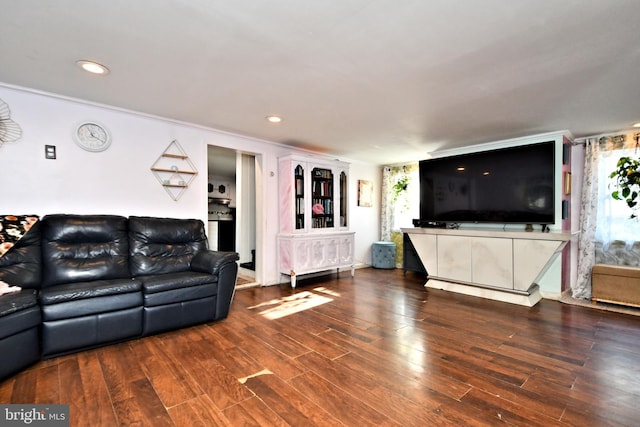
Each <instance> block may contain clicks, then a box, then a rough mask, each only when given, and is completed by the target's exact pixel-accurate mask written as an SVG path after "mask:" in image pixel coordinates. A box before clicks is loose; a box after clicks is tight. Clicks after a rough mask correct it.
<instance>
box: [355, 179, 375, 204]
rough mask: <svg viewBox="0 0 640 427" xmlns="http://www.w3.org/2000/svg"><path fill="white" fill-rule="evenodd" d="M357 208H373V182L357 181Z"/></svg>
mask: <svg viewBox="0 0 640 427" xmlns="http://www.w3.org/2000/svg"><path fill="white" fill-rule="evenodd" d="M358 206H363V207H366V208H370V207H371V206H373V181H367V180H364V179H359V180H358Z"/></svg>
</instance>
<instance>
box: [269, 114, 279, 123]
mask: <svg viewBox="0 0 640 427" xmlns="http://www.w3.org/2000/svg"><path fill="white" fill-rule="evenodd" d="M265 118H266V119H267V121H268V122H269V123H280V122H282V117H280V116H267V117H265Z"/></svg>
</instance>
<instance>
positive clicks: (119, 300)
mask: <svg viewBox="0 0 640 427" xmlns="http://www.w3.org/2000/svg"><path fill="white" fill-rule="evenodd" d="M40 301H41V303H42V318H43V320H44V321H52V320H60V319H69V318H74V317H82V316H88V315H95V314H100V313H109V312H115V311H121V310H124V309H128V308H132V307H139V306H142V292H141V284H140V282H138V281H136V280H130V279H116V280H98V281H94V282H81V283H69V284H66V285H59V286H55V287H53V288H47V289H43V290H42V292H41V294H40Z"/></svg>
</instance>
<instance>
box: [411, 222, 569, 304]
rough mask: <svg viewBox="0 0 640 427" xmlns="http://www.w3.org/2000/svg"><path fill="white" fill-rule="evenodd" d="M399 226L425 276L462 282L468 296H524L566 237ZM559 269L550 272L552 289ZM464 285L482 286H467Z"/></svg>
mask: <svg viewBox="0 0 640 427" xmlns="http://www.w3.org/2000/svg"><path fill="white" fill-rule="evenodd" d="M402 231H403V232H405V233H407V234H408V236H409V238H410V239H411V243H412V244H413V246H414V248H415V249H416V252H417V253H418V256H419V257H420V260H421V261H422V264H423V265H424V267H425V268H426V270H427V273H428V275H429V278H430V279H436V280H442V281H446V282H453V283H459V284H462V285H465V286H467V285H468V286H467V288H465V292H464V293H468V294H470V295H478V296H484V297H487V298H494V299H498V300H502V301H508V302H516V303H518V302H517V301H518V300H517V298H515V297H504V293H510V294H515V295H521V296H525V297H527V298H528V297H529V296H530V295H531V293H532V292H534V291H535V290H536V288H537V286H536V285H537V284H538V282H539V281H540V280H541V278H542V277H543V276H544V275H545V274H546V273H547V271H551V270H553V269H552V268H551V267H552V266H553V265H555V260H556V258H557V257H558V256H559V255H560V254H561V253H562V250H563V248H564V247H565V245H566V244H567V243H568V242H569V241H570V240H571V233H527V232H508V231H496V230H478V229H474V230H446V229H426V228H425V229H423V228H415V229H408V228H407V229H403V230H402ZM561 273H562V272H561V271H559V272H555V273H554V274H555V276H554V277H553V278H552V280H553V281H555V282H558V283H557V288H558V289H560V287H561V283H560V281H561V277H560V275H561ZM547 279H548V278H547ZM428 285H429V282H427V286H428ZM468 287H475V288H476V289H484V290H482V291H480V290H475V291H474V290H472V291H469V289H468ZM442 289H444V288H442ZM447 289H450V290H451V289H461V288H460V287H457V288H452V287H447ZM488 289H490V290H491V292H489V291H487V290H488ZM527 298H524V299H523V301H525V304H527V305H528V303H529V302H530V301H531V298H528V299H527Z"/></svg>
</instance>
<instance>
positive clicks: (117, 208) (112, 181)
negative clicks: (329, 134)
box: [0, 84, 381, 284]
mask: <svg viewBox="0 0 640 427" xmlns="http://www.w3.org/2000/svg"><path fill="white" fill-rule="evenodd" d="M0 99H2V100H3V101H4V102H6V103H7V104H8V105H9V108H10V109H11V118H12V119H13V120H14V121H15V122H17V123H18V124H19V125H20V127H21V128H22V138H21V139H20V140H18V141H17V142H13V143H6V144H4V145H3V146H2V147H0V171H1V172H2V178H0V214H36V215H40V216H44V215H46V214H50V213H76V214H96V213H103V214H116V215H124V216H129V215H149V216H164V217H175V218H198V219H201V220H202V221H204V222H205V223H206V221H207V207H208V206H207V194H208V193H207V166H208V165H207V146H208V145H216V146H221V147H226V148H231V149H234V150H239V151H242V152H246V153H251V154H254V155H256V162H257V164H258V166H257V168H258V170H257V173H256V175H257V180H258V181H261V182H262V185H261V186H260V187H259V188H257V193H258V194H257V195H256V202H257V206H260V204H262V209H259V212H258V218H257V221H256V222H257V226H256V230H257V232H258V233H261V235H262V238H261V239H259V240H258V241H257V247H258V248H262V250H261V251H258V254H261V255H259V256H260V259H258V260H257V262H258V263H260V265H261V270H262V272H261V277H258V278H257V279H258V280H259V281H260V282H261V283H263V284H273V283H278V282H279V281H280V277H279V275H278V274H277V270H276V258H275V256H276V255H275V254H276V248H275V242H276V234H277V232H278V197H277V189H278V186H277V158H278V156H281V155H283V154H285V153H288V152H291V151H295V150H292V149H290V148H288V147H285V146H282V145H279V144H275V143H271V142H268V141H264V140H258V139H254V138H248V137H243V136H240V135H234V134H229V133H225V132H221V131H217V130H215V129H209V128H204V127H200V126H195V125H190V124H187V123H180V122H176V121H172V120H166V119H162V118H159V117H153V116H148V115H144V114H139V113H135V112H131V111H125V110H121V109H115V108H109V107H107V106H102V105H96V104H91V103H88V102H83V101H79V100H73V99H68V98H63V97H58V96H54V95H51V94H45V93H39V92H36V91H31V90H28V89H23V88H16V87H13V86H3V85H1V84H0ZM83 121H96V122H99V123H101V124H103V125H104V126H106V127H107V128H108V129H109V131H110V133H111V135H112V139H113V142H112V144H111V146H110V147H109V148H108V149H107V150H106V151H103V152H98V153H92V152H87V151H85V150H83V149H81V148H80V147H78V146H77V145H76V144H75V143H74V141H73V138H72V134H73V131H74V130H75V128H76V127H77V125H78V124H80V123H82V122H83ZM174 139H176V140H177V141H178V142H179V143H180V145H181V146H182V148H183V149H184V150H185V152H186V153H187V155H188V156H189V158H190V160H191V161H192V162H193V164H194V165H195V168H196V169H197V171H198V175H197V176H196V177H195V179H194V180H193V181H192V183H191V186H190V187H189V188H188V189H187V190H186V191H185V192H184V193H183V195H182V197H181V198H180V199H179V200H178V201H174V200H173V199H172V198H171V197H170V196H169V195H168V194H167V192H166V191H165V190H164V188H163V187H162V186H161V185H160V183H159V182H158V180H157V178H156V177H155V176H154V175H153V173H152V172H151V170H150V167H151V165H152V164H153V163H154V162H155V161H156V160H157V159H158V156H159V155H160V154H161V153H162V152H163V151H164V150H165V148H166V147H167V146H168V145H169V143H171V141H173V140H174ZM45 145H55V146H56V149H57V159H56V160H47V159H45V155H44V146H45ZM341 160H345V161H349V159H341ZM358 179H369V180H372V181H374V183H375V185H376V188H377V189H378V190H379V188H380V180H381V168H380V167H379V166H375V165H368V164H358V163H353V164H352V169H351V171H350V177H349V181H350V182H349V191H350V196H349V199H350V201H349V205H350V212H351V220H350V224H351V226H350V228H351V230H352V231H355V232H356V261H357V263H359V264H362V263H367V260H368V258H367V257H368V250H369V247H370V246H371V242H373V241H375V240H377V239H378V230H379V208H377V207H374V208H360V207H358V206H357V203H356V194H357V188H356V186H357V180H358ZM378 193H379V191H378ZM379 200H380V198H379V194H377V196H376V199H375V203H376V204H374V206H376V205H378V206H379Z"/></svg>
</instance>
